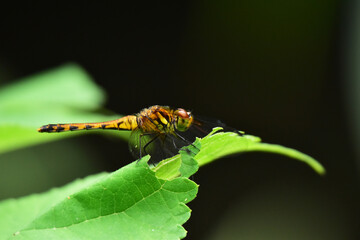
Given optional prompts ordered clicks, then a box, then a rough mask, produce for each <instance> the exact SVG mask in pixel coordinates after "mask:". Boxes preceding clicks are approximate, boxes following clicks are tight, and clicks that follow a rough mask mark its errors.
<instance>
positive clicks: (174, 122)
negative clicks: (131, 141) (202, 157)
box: [38, 105, 193, 134]
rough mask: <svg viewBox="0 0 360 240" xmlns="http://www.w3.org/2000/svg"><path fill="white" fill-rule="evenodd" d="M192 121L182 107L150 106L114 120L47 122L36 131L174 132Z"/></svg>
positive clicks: (190, 116) (183, 128)
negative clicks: (111, 130)
mask: <svg viewBox="0 0 360 240" xmlns="http://www.w3.org/2000/svg"><path fill="white" fill-rule="evenodd" d="M192 123H193V117H192V115H191V113H190V112H187V111H186V110H184V109H182V108H178V109H176V110H175V109H171V108H170V107H167V106H158V105H155V106H152V107H149V108H145V109H143V110H142V111H141V112H140V113H139V114H137V115H128V116H125V117H122V118H119V119H116V120H112V121H107V122H98V123H66V124H48V125H44V126H42V127H40V128H39V129H38V132H48V133H52V132H66V131H76V130H92V129H116V130H130V131H132V130H135V129H141V130H142V131H143V132H144V133H159V134H168V133H170V134H171V133H172V134H175V130H179V131H181V132H183V131H186V130H187V129H188V128H189V127H190V126H191V124H192Z"/></svg>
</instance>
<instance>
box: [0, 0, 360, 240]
mask: <svg viewBox="0 0 360 240" xmlns="http://www.w3.org/2000/svg"><path fill="white" fill-rule="evenodd" d="M1 12H2V13H1V15H0V27H1V28H0V31H1V35H0V84H6V83H12V82H14V81H16V79H19V78H21V77H24V76H28V75H31V74H34V73H37V72H40V71H43V70H47V69H50V68H53V67H57V66H59V65H61V64H63V63H67V62H76V63H78V64H80V65H81V66H83V67H84V68H85V70H86V71H88V72H89V73H90V74H91V76H92V77H93V78H94V79H95V81H96V82H97V84H99V85H100V86H102V87H103V88H104V89H105V91H106V92H107V93H108V101H107V105H106V107H107V108H108V109H110V110H113V111H114V112H117V113H119V114H131V113H136V112H138V111H139V110H140V109H142V108H144V107H148V106H151V105H154V104H160V105H170V106H173V107H183V108H187V109H190V110H193V112H194V114H199V115H202V116H209V117H215V118H218V119H221V120H222V121H224V122H226V123H227V124H228V125H230V126H232V127H235V128H238V129H239V130H243V131H245V132H246V133H248V134H252V135H256V136H260V137H261V138H262V139H263V141H265V142H269V143H277V144H282V145H285V146H288V147H293V148H295V149H298V150H300V151H302V152H304V153H307V154H309V155H311V156H313V157H314V158H316V159H317V160H319V161H320V162H321V163H322V164H323V165H324V166H325V167H326V169H327V172H328V174H327V175H326V176H325V177H320V176H318V175H317V174H316V173H315V172H314V171H312V170H311V169H310V168H309V167H307V166H306V165H304V164H302V163H300V162H298V161H295V160H292V159H289V158H285V157H282V156H277V155H270V154H264V153H249V154H245V155H240V156H235V157H229V158H226V159H224V160H221V161H216V162H215V163H213V164H210V165H208V166H205V167H203V168H201V169H200V171H199V172H198V173H197V174H196V175H195V176H194V180H195V181H196V182H197V183H198V184H200V188H199V194H198V197H197V198H196V199H195V200H194V201H193V202H191V203H190V204H189V205H190V207H191V208H192V210H193V211H192V217H191V218H190V220H189V221H188V222H187V223H186V224H185V228H186V229H187V230H188V237H187V239H327V240H328V239H339V240H340V239H360V234H359V227H360V224H359V222H360V219H359V213H360V211H359V210H360V206H359V196H360V192H359V185H358V171H359V157H360V155H359V152H357V151H358V143H359V139H360V134H359V131H360V130H359V129H360V126H359V122H360V111H359V108H358V106H359V103H360V100H359V99H357V95H358V94H357V93H358V91H357V90H358V89H359V91H360V84H359V83H360V82H359V77H360V74H359V72H360V71H359V69H360V67H358V66H360V65H359V64H360V57H359V56H360V17H358V15H359V13H360V4H358V3H357V2H356V1H354V2H351V1H337V0H327V1H325V0H320V1H310V0H305V1H304V0H294V1H271V0H270V1H269V0H266V1H265V0H263V1H252V0H239V1H229V0H224V1H181V2H171V3H166V4H163V3H155V2H151V3H149V2H146V3H145V2H138V1H137V2H133V3H129V2H123V3H120V2H118V3H117V4H112V3H109V2H106V3H100V2H85V1H84V2H82V3H79V2H78V3H76V4H74V3H69V2H68V3H65V2H61V3H60V2H59V3H58V4H55V3H52V4H51V5H42V4H39V5H37V4H34V3H31V4H25V5H24V3H21V4H19V5H18V6H13V7H11V8H2V9H1ZM358 85H359V86H358ZM59 87H60V86H59ZM59 146H60V147H61V148H66V149H67V150H68V151H67V152H65V153H62V154H54V152H55V153H56V152H57V151H56V149H58V148H59ZM130 161H132V158H131V156H130V154H129V153H128V147H127V144H126V143H124V142H120V141H114V140H111V139H107V138H104V137H102V136H98V135H86V136H82V137H78V138H71V139H65V140H61V141H58V142H56V143H49V144H47V147H46V148H44V147H43V146H36V147H31V148H26V149H24V150H21V151H14V152H10V153H6V154H2V155H0V162H1V165H0V167H1V169H2V170H0V171H1V175H0V182H1V183H0V186H1V188H0V192H1V193H0V198H1V199H5V198H10V197H19V196H23V195H27V194H30V193H33V192H42V191H45V190H47V189H49V188H52V187H54V186H62V185H64V184H66V183H68V182H71V181H72V180H74V179H76V178H80V177H84V176H87V175H89V174H94V173H97V172H101V171H114V170H116V169H118V168H120V167H121V166H123V165H125V164H128V163H129V162H130ZM358 237H359V238H358Z"/></svg>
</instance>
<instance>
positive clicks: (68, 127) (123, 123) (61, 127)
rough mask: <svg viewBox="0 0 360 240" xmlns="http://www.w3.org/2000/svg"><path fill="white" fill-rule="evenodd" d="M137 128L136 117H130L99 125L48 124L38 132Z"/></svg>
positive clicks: (98, 123)
mask: <svg viewBox="0 0 360 240" xmlns="http://www.w3.org/2000/svg"><path fill="white" fill-rule="evenodd" d="M136 127H137V121H136V116H133V115H129V116H125V117H122V118H120V119H116V120H112V121H107V122H97V123H65V124H62V123H59V124H48V125H44V126H42V127H40V128H38V132H48V133H52V132H66V131H77V130H92V129H117V130H134V129H135V128H136Z"/></svg>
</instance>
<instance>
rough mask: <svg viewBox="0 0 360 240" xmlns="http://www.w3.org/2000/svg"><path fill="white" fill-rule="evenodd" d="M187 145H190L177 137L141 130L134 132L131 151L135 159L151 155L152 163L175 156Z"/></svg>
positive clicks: (131, 136) (130, 142) (131, 139)
mask: <svg viewBox="0 0 360 240" xmlns="http://www.w3.org/2000/svg"><path fill="white" fill-rule="evenodd" d="M140 141H141V142H140ZM186 145H189V144H188V143H187V142H186V141H184V140H182V139H180V138H178V137H176V136H175V135H172V134H161V133H146V132H143V131H141V129H138V130H135V131H133V132H132V133H131V135H130V139H129V149H130V152H131V153H132V155H133V156H134V158H135V159H139V158H140V157H142V156H145V155H147V154H149V155H150V156H151V162H152V163H157V162H159V161H161V160H163V159H165V158H169V157H172V156H175V155H176V154H178V152H179V150H180V148H182V147H183V146H186ZM140 146H141V151H140ZM140 154H141V156H140Z"/></svg>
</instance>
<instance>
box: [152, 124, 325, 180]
mask: <svg viewBox="0 0 360 240" xmlns="http://www.w3.org/2000/svg"><path fill="white" fill-rule="evenodd" d="M219 130H221V128H215V129H214V130H213V132H211V133H210V134H209V135H208V136H206V137H205V138H203V139H197V140H196V142H195V145H196V146H197V148H198V149H200V146H201V149H200V151H199V153H198V154H196V155H195V156H193V157H191V156H190V155H189V151H185V152H183V153H181V154H180V155H181V157H180V155H177V156H174V157H172V158H169V159H166V160H164V161H162V162H160V163H159V165H158V166H156V167H155V168H154V171H155V172H156V176H157V177H159V178H162V179H173V178H175V177H178V176H180V175H182V176H186V177H189V176H191V175H192V174H194V173H195V172H196V171H197V168H198V166H197V164H193V163H191V161H192V159H195V160H196V161H197V163H198V165H199V166H203V165H205V164H208V163H211V162H213V161H215V160H217V159H220V158H222V157H225V156H228V155H233V154H240V153H244V152H252V151H261V152H269V153H276V154H281V155H284V156H287V157H290V158H293V159H296V160H298V161H302V162H304V163H306V164H307V165H308V166H310V167H311V168H312V169H313V170H315V171H316V172H317V173H318V174H320V175H323V174H325V169H324V167H323V166H322V165H321V164H320V163H319V162H318V161H316V160H315V159H314V158H312V157H310V156H309V155H306V154H304V153H301V152H299V151H297V150H295V149H292V148H287V147H284V146H281V145H277V144H269V143H262V142H261V139H260V138H259V137H255V136H251V135H243V136H240V135H239V134H237V133H234V132H217V131H219ZM216 132H217V133H216ZM190 147H191V146H190ZM191 152H192V151H190V153H191ZM184 153H186V154H185V155H184ZM183 155H184V156H183ZM186 155H187V156H186ZM187 158H189V159H187ZM181 159H184V160H185V161H184V162H182V161H181ZM186 161H190V162H186ZM186 168H189V169H186ZM184 171H185V172H184Z"/></svg>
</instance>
